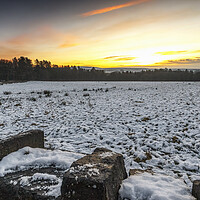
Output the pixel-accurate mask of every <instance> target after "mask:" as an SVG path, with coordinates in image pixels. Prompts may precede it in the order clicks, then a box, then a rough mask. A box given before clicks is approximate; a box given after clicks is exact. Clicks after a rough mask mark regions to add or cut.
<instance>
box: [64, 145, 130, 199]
mask: <svg viewBox="0 0 200 200" xmlns="http://www.w3.org/2000/svg"><path fill="white" fill-rule="evenodd" d="M125 178H127V174H126V170H125V166H124V160H123V156H122V155H121V154H118V153H114V152H112V151H110V150H108V149H104V148H97V149H96V150H95V151H94V152H93V153H92V154H91V155H87V156H85V157H83V158H81V159H79V160H77V161H75V162H74V163H73V164H72V165H71V167H70V169H69V170H68V171H67V173H66V174H65V175H64V178H63V182H62V187H61V196H62V200H117V199H118V190H119V188H120V184H121V183H122V180H124V179H125Z"/></svg>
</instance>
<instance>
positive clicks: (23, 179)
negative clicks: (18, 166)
mask: <svg viewBox="0 0 200 200" xmlns="http://www.w3.org/2000/svg"><path fill="white" fill-rule="evenodd" d="M62 176H63V171H59V169H53V168H44V169H37V170H36V169H32V170H31V169H29V170H26V171H23V172H22V171H21V172H15V173H11V174H7V175H5V176H4V177H0V200H5V199H6V200H55V199H59V197H55V196H52V195H50V194H51V193H53V192H54V191H53V190H55V192H57V191H56V190H57V189H60V187H61V183H62ZM50 188H51V189H53V190H52V191H50ZM49 192H51V193H49ZM48 193H49V194H48Z"/></svg>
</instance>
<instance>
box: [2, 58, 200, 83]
mask: <svg viewBox="0 0 200 200" xmlns="http://www.w3.org/2000/svg"><path fill="white" fill-rule="evenodd" d="M0 81H200V72H193V71H190V70H187V69H186V70H184V71H183V70H171V69H156V70H143V71H141V72H129V71H126V72H112V73H106V72H105V71H104V70H96V69H95V68H91V69H90V70H88V69H83V68H81V67H78V66H71V67H70V66H58V65H52V64H51V62H49V61H46V60H43V61H39V60H37V59H36V60H35V61H34V64H33V62H32V60H30V59H29V58H27V57H20V58H13V59H12V61H10V60H3V59H1V60H0Z"/></svg>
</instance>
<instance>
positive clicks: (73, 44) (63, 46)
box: [58, 43, 79, 49]
mask: <svg viewBox="0 0 200 200" xmlns="http://www.w3.org/2000/svg"><path fill="white" fill-rule="evenodd" d="M78 45H79V44H78V43H77V44H76V43H64V44H61V45H59V46H58V48H61V49H62V48H70V47H75V46H78Z"/></svg>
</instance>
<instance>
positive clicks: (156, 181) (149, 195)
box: [119, 173, 195, 200]
mask: <svg viewBox="0 0 200 200" xmlns="http://www.w3.org/2000/svg"><path fill="white" fill-rule="evenodd" d="M119 193H120V196H121V198H122V199H130V200H146V199H149V200H161V199H162V200H194V199H195V198H193V197H192V196H191V194H190V192H189V188H188V187H187V186H186V185H185V183H184V182H183V181H182V180H180V179H175V178H173V177H170V176H166V175H159V174H154V175H152V174H149V173H143V174H139V175H134V176H130V177H129V178H128V179H126V180H124V181H123V183H122V185H121V188H120V190H119Z"/></svg>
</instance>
